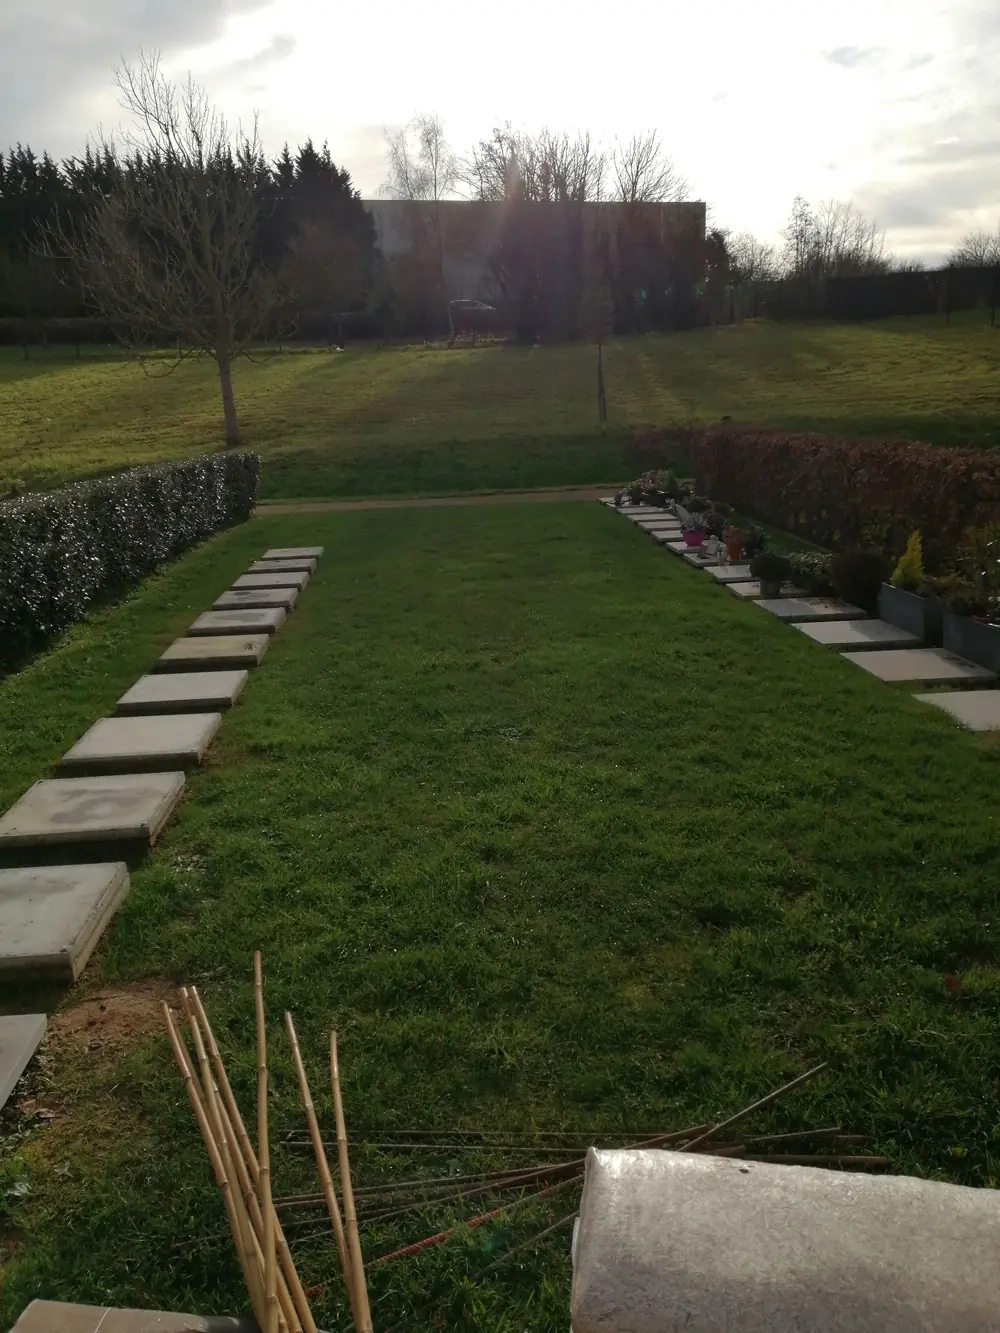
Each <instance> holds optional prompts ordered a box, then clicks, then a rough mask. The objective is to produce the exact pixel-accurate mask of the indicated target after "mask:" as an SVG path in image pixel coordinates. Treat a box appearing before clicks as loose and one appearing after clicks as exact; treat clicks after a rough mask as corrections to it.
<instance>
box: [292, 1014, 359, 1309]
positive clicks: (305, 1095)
mask: <svg viewBox="0 0 1000 1333" xmlns="http://www.w3.org/2000/svg"><path fill="white" fill-rule="evenodd" d="M285 1026H286V1028H287V1029H288V1040H289V1042H290V1043H291V1047H292V1059H293V1061H294V1062H295V1073H296V1074H297V1076H298V1080H299V1096H300V1097H301V1099H302V1107H303V1110H304V1111H305V1113H306V1124H307V1125H308V1126H309V1136H310V1138H311V1139H312V1145H313V1153H314V1155H315V1158H316V1171H317V1173H318V1175H319V1180H320V1184H321V1185H322V1187H323V1198H324V1201H325V1203H326V1210H327V1212H328V1213H329V1215H330V1225H331V1227H332V1228H333V1234H334V1237H335V1238H336V1241H337V1254H338V1255H339V1256H340V1268H341V1271H342V1272H343V1274H344V1282H345V1283H346V1285H347V1294H348V1297H349V1299H350V1302H351V1314H352V1315H353V1317H354V1322H355V1324H356V1323H357V1319H358V1311H357V1309H356V1307H355V1289H354V1278H353V1274H352V1271H351V1256H350V1253H349V1251H348V1248H347V1240H346V1237H345V1235H344V1223H343V1219H342V1218H341V1216H340V1204H339V1203H338V1201H337V1191H336V1190H335V1189H334V1187H333V1177H332V1176H331V1175H330V1163H329V1162H328V1161H327V1158H326V1149H325V1148H324V1147H323V1139H322V1136H321V1135H320V1132H319V1122H318V1121H317V1119H316V1108H315V1107H314V1106H313V1099H312V1093H311V1092H310V1091H309V1079H308V1078H307V1076H306V1067H305V1065H304V1063H303V1061H302V1051H301V1050H300V1048H299V1038H298V1033H297V1032H296V1031H295V1022H294V1020H293V1019H292V1016H291V1014H290V1013H288V1012H287V1011H286V1012H285Z"/></svg>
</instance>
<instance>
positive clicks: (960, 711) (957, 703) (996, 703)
mask: <svg viewBox="0 0 1000 1333" xmlns="http://www.w3.org/2000/svg"><path fill="white" fill-rule="evenodd" d="M913 697H914V698H915V699H919V700H920V702H921V703H924V704H933V706H934V707H935V708H942V709H944V711H945V712H946V713H950V714H951V716H952V717H953V718H954V719H955V721H956V722H958V723H960V724H961V725H962V726H963V727H968V729H969V730H970V731H1000V690H949V691H948V692H947V693H945V692H942V693H941V694H915V695H914V696H913Z"/></svg>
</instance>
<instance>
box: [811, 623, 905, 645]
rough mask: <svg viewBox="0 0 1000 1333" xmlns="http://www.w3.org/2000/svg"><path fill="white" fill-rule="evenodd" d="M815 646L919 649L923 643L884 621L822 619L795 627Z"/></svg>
mask: <svg viewBox="0 0 1000 1333" xmlns="http://www.w3.org/2000/svg"><path fill="white" fill-rule="evenodd" d="M792 629H797V630H798V631H799V632H800V633H802V634H805V635H807V636H808V637H809V638H810V639H812V641H813V642H814V643H822V644H824V645H825V646H826V647H827V648H855V649H857V650H858V651H861V650H862V649H865V648H919V647H920V640H919V639H918V638H917V636H916V635H915V634H909V633H907V631H906V630H905V629H900V628H899V627H898V626H897V625H890V624H889V623H888V622H887V621H885V620H821V621H819V622H817V623H815V624H804V625H793V626H792Z"/></svg>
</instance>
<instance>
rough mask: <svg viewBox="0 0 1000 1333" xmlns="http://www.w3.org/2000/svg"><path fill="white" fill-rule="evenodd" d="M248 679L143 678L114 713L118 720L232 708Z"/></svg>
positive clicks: (198, 674)
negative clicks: (148, 714) (142, 714)
mask: <svg viewBox="0 0 1000 1333" xmlns="http://www.w3.org/2000/svg"><path fill="white" fill-rule="evenodd" d="M185 642H188V643H198V642H199V640H198V639H189V640H185ZM202 642H203V641H202ZM247 676H248V673H247V672H246V671H171V672H168V673H166V674H160V675H155V676H142V677H141V678H140V679H139V680H137V681H136V683H135V684H134V685H133V686H132V688H131V689H129V690H126V691H125V693H124V694H123V695H122V697H121V698H120V699H119V700H118V703H117V704H116V705H115V712H116V713H117V714H118V715H119V717H130V716H135V715H137V714H141V713H205V712H216V711H217V710H218V709H220V708H232V706H233V704H234V703H235V702H236V700H237V698H238V697H239V693H240V691H241V690H242V689H243V686H244V685H245V684H246V683H247Z"/></svg>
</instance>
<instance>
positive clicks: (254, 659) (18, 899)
mask: <svg viewBox="0 0 1000 1333" xmlns="http://www.w3.org/2000/svg"><path fill="white" fill-rule="evenodd" d="M322 554H323V547H322V546H305V547H283V548H275V549H272V550H269V551H265V552H264V555H263V556H262V557H261V559H260V560H257V561H255V562H254V563H253V564H252V565H251V566H250V568H249V570H248V571H247V573H246V574H244V575H242V576H241V577H240V578H238V579H237V580H236V582H235V583H234V584H233V586H232V588H230V589H229V590H228V591H226V592H224V593H223V594H222V595H221V596H220V597H219V598H217V600H216V601H215V602H214V604H213V606H212V609H211V611H206V612H205V613H204V614H203V615H200V616H198V618H197V619H196V620H195V621H194V622H193V623H192V624H191V625H190V626H189V627H188V630H187V633H186V634H185V635H184V637H183V638H180V639H177V640H176V641H175V642H174V643H172V644H171V645H170V647H169V648H167V650H166V651H165V652H164V653H163V655H162V656H161V657H160V658H159V660H158V661H157V662H156V663H155V665H154V667H153V671H152V673H151V674H150V675H148V676H142V677H141V678H140V679H139V680H137V681H136V683H135V684H134V685H133V686H132V687H131V688H130V689H128V690H126V691H125V693H124V694H123V695H122V697H121V698H120V699H119V700H118V703H117V704H116V705H115V710H114V715H113V716H112V717H106V718H101V720H100V721H98V722H95V723H94V725H93V726H92V727H91V728H90V730H89V731H87V732H86V733H85V734H84V735H83V736H81V738H80V739H79V740H78V741H77V743H76V744H75V745H74V746H73V747H72V748H71V749H70V750H68V751H67V753H66V754H65V755H63V757H62V759H61V760H59V762H58V763H57V764H56V765H55V775H56V776H55V777H53V778H46V779H43V780H42V781H40V782H36V783H35V784H34V786H33V787H31V788H30V789H29V790H28V791H27V792H25V794H24V795H23V796H22V797H21V798H20V800H19V801H17V802H16V803H15V804H14V805H13V806H12V807H11V808H10V809H9V810H8V811H7V813H6V814H5V815H4V816H3V817H2V818H0V866H2V867H6V868H0V980H2V981H5V982H10V981H14V982H17V981H24V982H29V981H30V982H38V981H56V982H72V981H75V980H76V978H77V977H78V976H79V975H80V972H81V971H82V970H83V968H84V966H85V965H86V963H87V960H88V958H89V957H90V955H91V954H92V952H93V951H94V948H95V947H96V945H97V943H98V941H99V940H100V938H101V936H102V934H103V933H104V931H105V930H106V928H107V926H108V924H109V923H110V921H111V920H112V918H113V916H114V914H115V912H116V911H117V909H118V907H119V905H120V904H121V902H122V900H123V899H124V898H125V896H126V894H127V893H128V891H129V874H128V865H129V863H130V862H133V863H134V861H135V860H136V859H137V858H138V857H141V856H142V855H143V854H145V853H146V852H147V851H148V850H149V848H150V847H151V846H152V845H153V843H154V842H156V840H157V838H158V837H159V836H160V834H161V833H162V831H163V829H164V827H165V826H166V824H167V821H168V820H169V819H170V816H171V814H172V813H173V811H174V809H175V808H176V806H177V803H178V801H179V800H180V799H181V795H182V793H183V791H184V783H185V771H186V770H188V769H190V768H193V767H195V766H197V765H198V764H199V763H200V762H201V760H202V759H203V757H204V755H205V752H206V750H207V749H208V747H209V745H210V744H211V742H212V740H213V738H214V737H215V735H216V733H217V732H218V730H219V727H220V726H221V725H222V714H223V711H224V710H225V709H228V708H232V707H233V705H234V704H235V703H236V701H237V699H238V698H239V696H240V693H241V692H242V690H243V688H244V686H245V685H246V683H247V680H248V677H249V672H250V670H251V669H252V668H254V667H256V666H258V665H259V664H260V662H261V660H262V658H263V657H264V654H265V653H266V652H267V649H268V646H269V644H270V641H271V636H272V635H273V634H275V633H276V632H277V631H278V630H279V629H280V628H281V626H282V623H283V622H284V620H285V617H286V616H287V615H288V613H289V612H290V611H291V610H292V608H293V607H294V606H295V604H296V602H297V601H298V598H299V594H300V593H301V592H302V589H303V588H304V587H305V586H306V584H307V583H308V581H309V578H310V576H311V575H312V573H313V571H314V570H315V568H316V563H317V561H318V560H319V558H320V556H321V555H322ZM45 1026H46V1019H45V1015H44V1014H18V1015H9V1016H0V1106H2V1105H3V1104H4V1102H5V1101H6V1100H7V1098H8V1097H9V1096H10V1092H11V1090H12V1088H13V1086H14V1084H15V1083H16V1082H17V1079H18V1078H19V1077H20V1075H21V1074H22V1073H23V1071H24V1069H25V1067H26V1065H27V1063H28V1061H29V1060H30V1059H31V1056H32V1055H33V1054H34V1052H35V1049H36V1048H37V1046H38V1043H39V1042H40V1041H41V1038H42V1036H43V1034H44V1032H45Z"/></svg>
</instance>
